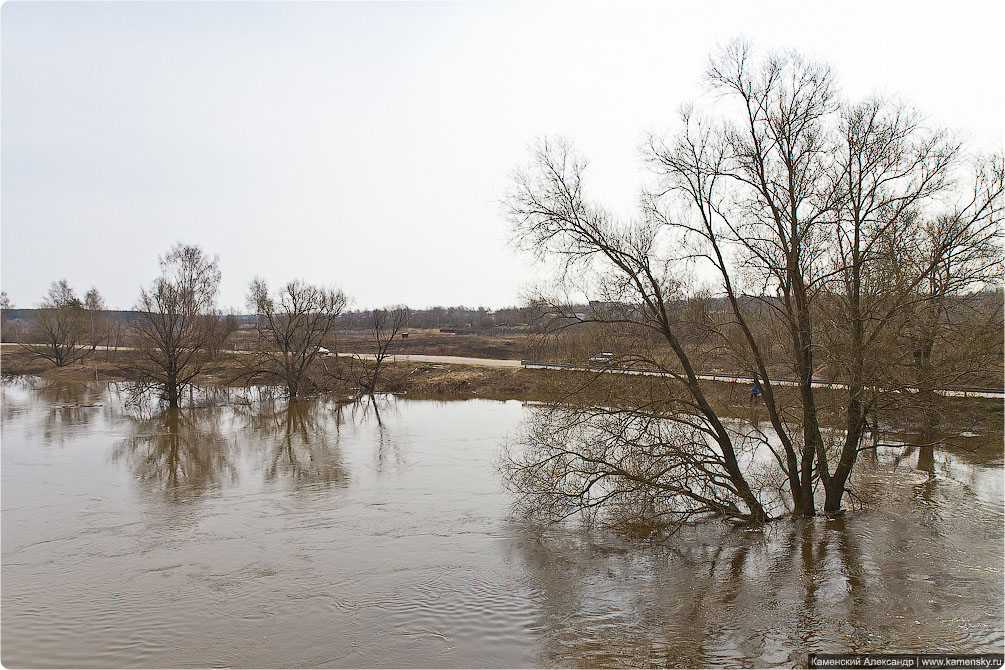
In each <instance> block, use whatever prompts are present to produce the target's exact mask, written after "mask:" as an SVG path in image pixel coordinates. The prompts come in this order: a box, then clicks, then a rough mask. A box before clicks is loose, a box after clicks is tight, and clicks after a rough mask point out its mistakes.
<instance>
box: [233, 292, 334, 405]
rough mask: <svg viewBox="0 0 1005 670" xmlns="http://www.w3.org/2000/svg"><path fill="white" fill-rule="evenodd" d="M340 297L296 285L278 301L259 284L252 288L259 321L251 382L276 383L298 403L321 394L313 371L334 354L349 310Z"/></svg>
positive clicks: (250, 295)
mask: <svg viewBox="0 0 1005 670" xmlns="http://www.w3.org/2000/svg"><path fill="white" fill-rule="evenodd" d="M346 301H347V300H346V296H345V294H344V293H343V292H342V291H339V290H335V289H328V288H323V287H320V286H312V285H310V284H305V283H303V282H300V281H292V282H290V283H289V284H287V285H286V286H284V287H283V289H282V290H281V291H280V292H279V295H278V296H277V297H275V298H274V297H272V296H271V295H269V289H268V286H267V285H266V284H265V282H264V281H263V280H261V279H255V280H253V281H252V282H251V288H250V290H249V293H248V307H249V308H251V309H252V310H253V311H254V313H255V315H256V319H255V324H254V329H255V333H256V336H257V337H256V339H255V343H254V345H253V346H254V351H253V353H252V354H251V355H250V357H249V358H248V359H247V367H248V372H247V373H246V378H247V379H248V381H249V382H251V381H254V380H255V379H260V378H271V377H278V378H280V379H282V380H283V384H284V385H285V386H286V392H287V395H288V396H289V397H290V398H296V397H298V396H300V395H303V394H304V393H309V392H311V391H313V390H315V389H316V388H317V383H316V382H315V381H314V380H313V379H312V377H311V368H312V365H313V364H314V362H315V361H316V360H318V359H319V358H320V357H322V356H323V355H324V353H325V352H326V350H327V351H329V352H332V351H335V348H336V347H335V323H336V320H337V319H338V316H339V315H340V314H341V313H342V310H343V309H345V305H346Z"/></svg>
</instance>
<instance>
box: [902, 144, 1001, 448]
mask: <svg viewBox="0 0 1005 670" xmlns="http://www.w3.org/2000/svg"><path fill="white" fill-rule="evenodd" d="M970 181H971V183H972V190H971V191H970V193H969V195H968V197H966V198H965V199H962V200H961V201H960V202H958V203H957V204H956V205H955V206H954V207H953V208H952V209H951V210H950V211H948V212H943V213H941V214H936V215H933V216H930V217H928V218H924V219H921V220H917V219H915V220H911V221H909V222H907V224H905V225H903V226H900V227H899V228H896V229H894V230H892V231H891V234H890V235H888V237H887V239H886V240H885V242H886V244H887V258H888V259H889V262H890V267H889V269H888V274H889V275H891V277H892V281H895V282H897V283H898V285H899V287H900V289H901V291H902V292H903V293H904V294H905V298H906V299H905V300H904V304H903V307H902V309H900V310H899V311H898V313H897V315H896V323H897V325H898V332H897V333H896V335H897V338H898V340H899V342H898V346H899V350H900V351H902V352H904V353H905V354H906V356H904V359H905V363H906V367H907V369H908V373H907V374H906V375H905V380H904V381H905V383H906V385H908V386H913V387H915V388H916V389H917V390H918V399H919V401H920V406H921V408H922V410H923V416H924V419H925V421H924V423H925V426H924V428H925V429H926V432H931V431H933V430H934V429H935V427H936V426H937V425H938V423H939V419H940V413H939V410H938V405H939V403H938V402H937V397H936V394H935V390H936V389H938V388H944V387H947V386H954V385H958V384H960V382H961V379H972V378H974V377H975V376H980V375H981V374H982V373H984V372H985V371H989V370H995V369H997V370H1000V368H1001V363H1002V343H1001V341H1002V300H1001V295H1002V294H1001V291H1002V267H1003V257H1002V229H1001V220H1000V214H999V212H1000V210H1001V207H1002V199H1003V194H1005V156H1001V155H999V156H993V157H990V158H985V159H981V160H979V161H977V163H976V165H975V170H974V176H973V178H972V179H971V180H970ZM1000 378H1001V375H1000V372H999V373H998V374H997V375H994V376H993V377H992V379H993V382H994V383H997V382H998V381H1000Z"/></svg>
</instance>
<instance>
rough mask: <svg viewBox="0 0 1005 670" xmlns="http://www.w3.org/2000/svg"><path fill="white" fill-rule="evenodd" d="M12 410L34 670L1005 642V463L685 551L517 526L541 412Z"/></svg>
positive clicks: (583, 662)
mask: <svg viewBox="0 0 1005 670" xmlns="http://www.w3.org/2000/svg"><path fill="white" fill-rule="evenodd" d="M2 393H3V396H2V412H3V422H2V445H3V448H2V519H0V529H2V608H0V615H2V628H0V635H2V640H0V643H2V656H3V658H2V660H3V663H4V665H6V666H7V667H24V666H49V667H52V666H58V667H192V666H236V667H288V666H297V667H313V666H320V667H540V666H578V667H582V666H648V665H678V666H679V665H684V666H709V665H711V666H720V665H725V666H765V665H800V664H804V663H805V660H806V653H807V652H809V651H871V652H882V651H925V652H927V651H960V652H975V651H996V652H1000V651H1001V650H1002V646H1003V639H1005V636H1003V628H1005V626H1003V621H1002V603H1003V592H1002V581H1003V571H1002V564H1003V548H1002V547H1003V544H1002V542H1003V533H1002V527H1003V520H1005V515H1003V489H1002V462H1001V461H1002V459H1001V447H1000V443H999V444H998V445H997V446H992V447H988V446H987V445H986V444H985V445H984V446H982V447H980V442H979V441H978V442H976V443H975V444H976V445H977V446H978V447H980V448H977V450H976V451H973V452H970V451H964V450H953V451H951V452H949V451H935V452H934V453H931V454H924V453H922V454H919V453H917V452H916V451H910V450H907V449H902V448H898V449H881V450H879V451H878V452H876V453H875V454H873V453H871V452H868V453H866V454H865V455H864V458H863V462H862V463H861V464H860V466H859V472H858V475H857V477H856V480H855V482H854V488H855V491H856V492H857V494H858V495H860V496H861V497H862V498H863V499H865V500H866V501H867V502H868V504H867V505H866V507H865V509H864V510H861V511H855V512H853V513H851V514H849V515H847V516H846V517H845V518H844V519H841V520H836V521H827V520H825V519H813V520H808V521H801V522H789V521H785V522H779V523H775V524H771V525H769V526H768V527H766V528H764V529H761V530H756V531H749V530H747V531H744V530H738V529H727V528H723V527H721V526H718V525H712V526H709V527H704V528H698V529H693V530H689V531H687V532H686V533H683V534H682V535H680V536H679V537H678V538H677V539H676V541H675V542H674V544H673V545H672V546H669V547H659V546H653V545H649V544H644V543H640V542H637V541H631V540H626V539H619V538H617V537H614V536H612V535H609V534H600V533H594V534H588V533H583V532H578V531H575V530H573V529H561V530H551V531H549V532H546V533H541V532H538V531H537V530H535V529H533V528H528V527H526V526H524V525H523V524H521V523H519V522H517V521H514V520H511V518H510V515H509V504H510V498H509V495H508V494H507V493H506V492H505V491H503V490H502V489H501V484H500V477H499V475H498V473H497V472H496V470H495V467H494V460H495V459H496V458H497V457H498V453H499V449H500V446H501V444H502V443H503V441H504V440H505V439H506V436H507V435H509V434H511V433H513V432H514V431H515V430H516V428H517V426H518V423H519V422H520V420H521V418H522V417H523V415H524V412H525V411H527V410H526V409H525V408H524V407H523V406H522V405H521V404H519V403H516V402H495V401H483V400H469V401H463V402H457V401H455V402H435V401H416V400H406V399H398V398H391V397H386V398H383V399H380V400H379V401H378V402H376V403H371V404H366V405H355V406H339V405H337V404H335V403H333V402H328V401H316V400H315V401H307V402H302V403H297V404H295V405H294V406H292V407H286V406H285V405H284V404H283V403H280V402H275V403H273V402H265V401H256V402H255V403H253V404H251V405H248V404H243V403H241V402H236V399H235V398H232V397H226V396H225V395H224V396H223V397H218V398H216V399H215V400H214V399H212V398H210V400H212V402H209V403H206V404H209V405H211V406H206V407H199V408H191V409H186V410H183V411H181V412H164V411H158V410H156V409H155V408H150V407H145V408H131V407H126V406H125V404H124V401H125V397H124V396H122V395H120V394H119V393H117V392H116V391H115V389H114V388H106V387H104V386H99V385H72V384H52V383H48V382H43V381H41V380H38V379H31V378H22V379H17V380H14V381H8V382H6V383H5V384H4V386H3V388H2ZM974 448H976V447H974ZM919 457H920V458H919ZM932 473H934V477H933V476H932Z"/></svg>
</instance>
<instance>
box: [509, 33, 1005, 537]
mask: <svg viewBox="0 0 1005 670" xmlns="http://www.w3.org/2000/svg"><path fill="white" fill-rule="evenodd" d="M705 81H706V84H707V85H708V87H709V89H710V92H711V94H712V95H713V96H714V97H715V103H714V108H711V109H702V108H700V107H698V106H695V105H692V106H688V107H685V108H684V109H683V111H682V113H681V119H680V126H681V130H680V132H679V133H678V134H677V135H676V136H675V137H673V138H672V139H663V138H660V137H656V136H653V137H651V138H650V139H649V141H648V143H647V147H646V149H645V159H646V161H647V164H648V165H649V167H650V168H651V170H652V172H653V174H654V180H653V184H652V186H651V187H649V188H647V189H646V190H645V192H644V196H643V202H642V206H641V208H640V211H639V212H638V214H637V216H636V217H635V218H633V219H632V220H629V221H622V220H619V219H618V218H617V217H615V216H614V215H613V214H611V213H610V212H608V211H607V210H605V209H604V208H603V207H601V206H600V205H598V204H596V203H594V202H592V201H591V200H589V198H588V197H587V195H586V192H585V188H584V181H583V177H584V171H585V168H586V162H585V160H583V159H582V158H581V157H580V156H579V155H577V153H576V152H575V151H574V150H573V148H572V147H571V146H570V144H569V143H568V142H565V141H563V140H551V139H546V140H543V141H541V142H540V143H539V144H538V145H537V146H536V147H535V149H534V152H533V160H532V162H531V164H530V166H529V167H528V168H527V169H525V170H522V171H520V172H518V173H516V175H515V178H514V186H513V188H512V190H511V192H510V194H509V195H508V197H507V200H506V206H507V209H508V213H509V218H510V220H511V222H512V225H513V228H514V231H515V235H516V239H517V241H518V243H519V244H520V245H521V246H523V247H524V248H526V249H527V250H529V251H531V252H532V253H535V254H536V255H538V256H539V257H540V258H542V259H543V260H547V261H550V262H552V263H553V264H554V265H555V266H557V267H558V269H559V272H558V277H557V282H556V287H557V290H555V291H552V292H549V293H545V294H542V295H541V296H539V298H538V301H539V303H540V304H546V305H548V306H549V308H550V312H551V314H552V316H553V317H554V318H555V319H556V320H557V321H558V322H560V323H562V324H569V323H577V322H578V323H583V322H589V323H593V324H597V325H598V326H600V327H602V328H608V329H609V330H610V331H611V332H615V331H616V332H617V333H619V335H620V336H621V337H629V338H631V341H632V346H631V347H630V348H627V349H625V348H623V350H625V351H626V352H627V353H626V355H625V356H624V357H623V358H624V359H627V360H628V361H629V362H632V363H634V364H639V365H643V366H645V367H650V368H658V369H661V370H663V371H665V372H666V373H667V375H668V376H669V377H671V378H673V379H674V380H676V381H677V382H678V383H679V385H678V386H673V387H670V386H663V385H660V384H653V385H651V389H650V393H649V394H648V395H646V396H645V397H643V398H636V399H633V400H631V401H629V400H628V399H615V400H613V401H612V402H611V403H607V404H605V405H604V406H593V407H589V408H569V407H567V406H564V405H563V406H555V407H553V408H552V409H551V410H549V411H542V412H540V413H539V416H538V423H537V424H536V425H535V426H533V427H531V428H530V429H529V430H528V433H527V435H526V436H525V439H524V441H523V443H524V447H525V449H524V450H523V451H522V452H521V453H519V454H514V457H513V460H512V462H511V463H510V467H509V472H510V481H511V483H512V484H513V485H514V487H515V488H517V489H518V490H520V491H522V492H524V493H525V494H526V496H527V498H526V500H527V502H528V503H529V506H530V507H531V508H533V509H534V510H537V511H541V510H545V511H546V514H547V515H549V516H551V517H553V518H554V517H562V516H567V515H569V514H573V513H576V512H590V513H596V512H598V511H607V512H612V513H615V512H616V513H617V514H629V515H635V516H638V517H644V518H646V519H648V520H651V521H653V522H659V523H661V524H671V525H672V524H673V523H681V522H684V521H686V520H687V519H690V518H693V517H694V516H696V515H697V516H706V515H709V514H712V515H718V516H722V517H726V518H732V519H736V520H741V521H746V522H761V521H764V520H766V519H769V518H772V517H774V516H777V515H778V514H781V513H782V512H783V510H785V511H787V512H789V513H791V514H792V515H794V516H805V515H812V514H814V513H815V511H816V509H817V505H818V504H819V502H820V501H818V498H817V492H818V490H821V489H822V498H823V501H822V502H823V509H824V510H825V511H827V512H834V511H837V510H839V509H840V507H841V502H842V498H843V496H844V494H845V493H846V492H847V490H848V484H849V478H850V476H851V473H852V470H853V467H854V464H855V460H856V457H857V455H858V453H859V451H860V449H861V447H862V444H863V436H864V434H865V431H866V427H867V417H868V415H869V413H870V411H872V410H873V409H874V407H875V405H876V403H877V402H879V401H880V398H881V395H882V391H883V389H886V388H890V387H898V386H901V384H900V383H899V381H900V380H899V379H896V378H894V377H893V376H892V375H891V369H892V367H893V366H894V364H895V363H898V362H901V361H900V359H899V358H898V356H897V355H896V352H895V350H894V346H893V345H895V344H896V345H899V346H901V348H902V349H907V350H908V351H909V352H910V358H911V360H912V361H913V362H914V363H915V368H914V369H915V370H916V377H915V380H914V381H915V382H916V383H917V384H918V386H921V387H922V388H927V389H931V388H932V381H933V380H934V379H935V371H934V370H933V365H932V362H933V360H934V359H933V350H934V348H935V346H936V344H937V338H938V337H939V334H940V333H941V332H944V328H943V325H944V324H946V323H947V321H949V320H950V319H949V316H950V315H949V314H948V311H949V310H950V309H952V308H954V306H956V307H958V306H959V305H961V304H964V303H965V302H966V301H965V300H963V299H962V298H963V296H965V295H966V294H969V293H971V292H973V291H975V290H980V289H987V288H988V287H999V286H1000V283H1001V270H1002V251H1001V246H1000V245H1001V217H1000V209H1001V206H1002V193H1003V189H1005V179H1003V175H1005V169H1003V168H1005V161H1003V158H1002V157H1001V156H993V157H983V158H981V157H978V158H970V159H967V157H965V156H964V154H963V151H962V148H961V145H960V144H959V143H958V142H957V141H955V140H954V139H953V137H952V136H951V135H950V134H949V133H948V132H946V131H943V130H939V129H933V128H931V127H929V126H928V125H926V124H925V123H924V122H923V119H922V118H921V117H920V116H919V114H918V113H916V112H915V111H913V110H912V109H911V108H909V107H907V106H906V105H903V104H900V103H895V102H891V101H888V100H884V99H880V98H871V99H867V100H864V101H861V102H849V101H846V100H842V99H840V97H839V96H838V94H837V91H836V90H835V85H834V82H833V75H832V73H831V71H830V69H829V68H828V67H827V66H826V65H824V64H821V63H817V62H813V61H810V60H807V59H806V58H804V57H802V56H800V55H799V54H795V53H779V54H771V55H768V56H766V57H764V58H760V59H758V58H757V57H756V56H755V54H754V52H753V50H752V48H751V47H750V46H749V45H748V44H746V43H740V42H737V43H734V44H732V45H731V46H729V47H728V48H726V49H725V50H723V51H722V52H721V53H719V54H718V55H716V56H715V57H713V58H712V59H710V63H709V67H708V70H707V72H706V77H705ZM702 295H705V296H708V295H713V296H715V297H717V298H724V299H725V304H726V306H727V307H726V310H725V312H724V314H722V315H720V317H721V318H719V319H718V321H717V322H715V323H714V328H715V329H716V331H717V333H716V334H717V335H718V336H719V337H717V338H714V339H715V341H716V342H717V343H719V344H720V345H721V346H725V347H727V348H728V349H729V352H730V354H731V355H732V356H733V357H735V360H737V361H738V362H739V363H740V364H742V365H743V366H744V367H745V369H746V370H747V371H748V372H749V374H750V375H751V377H752V379H753V380H754V381H755V382H756V384H757V385H758V386H759V388H760V389H761V391H762V393H763V404H764V408H765V409H766V413H767V423H768V424H769V425H770V428H771V430H770V431H768V430H762V429H761V428H760V427H759V426H754V427H753V428H751V427H750V426H746V427H742V428H740V427H737V426H736V425H735V424H733V423H731V422H730V421H729V420H727V419H725V418H724V416H723V415H722V414H721V413H720V411H719V410H718V409H717V408H716V402H715V401H714V399H713V398H712V396H711V395H710V394H711V393H712V391H711V389H710V385H709V383H707V382H704V381H702V380H701V379H699V377H698V373H699V372H700V369H699V366H698V365H696V360H695V349H694V348H693V347H690V346H688V341H687V340H688V337H689V336H690V335H691V333H692V332H693V328H692V327H691V326H692V325H693V322H691V323H688V322H687V321H685V320H682V319H681V318H680V310H679V309H678V306H679V305H682V304H684V305H695V304H700V302H701V300H700V298H701V297H702ZM568 296H586V297H588V298H590V299H595V300H597V301H598V303H599V304H603V305H607V306H610V308H609V309H605V310H591V312H590V313H588V314H577V313H575V312H574V311H573V310H571V309H570V308H569V305H570V302H571V301H570V299H569V297H568ZM580 300H581V298H580ZM706 322H708V321H706ZM993 322H994V323H995V324H996V328H997V330H998V331H999V332H1000V330H1001V311H1000V309H996V310H995V313H994V317H993ZM779 344H782V345H783V346H781V347H779V346H777V345H779ZM656 345H659V346H656ZM905 345H906V346H905ZM997 347H998V348H997V350H996V351H992V352H991V353H992V355H994V356H998V357H1000V356H1001V347H1000V343H999V344H998V345H997ZM778 350H781V351H782V356H783V357H784V361H785V365H786V367H787V369H788V374H787V375H786V376H788V377H794V378H795V379H797V380H798V385H797V393H796V394H795V397H794V398H788V396H787V395H786V394H783V393H782V392H781V391H780V389H778V388H777V387H776V385H775V384H773V383H772V379H773V375H772V374H771V373H769V367H770V366H771V360H769V356H768V355H767V354H766V352H767V351H778ZM824 362H826V363H827V364H828V365H830V366H832V367H835V366H836V367H837V368H839V373H840V374H839V377H840V381H841V382H842V384H843V386H844V389H845V390H844V391H843V400H842V402H841V403H840V408H839V413H840V414H841V419H840V420H839V421H838V423H840V425H841V426H842V428H843V430H841V431H839V432H834V431H828V430H825V428H824V427H823V426H822V422H821V411H822V408H823V407H824V405H825V402H824V401H823V400H822V397H823V396H822V394H821V391H820V389H819V388H817V387H815V386H814V381H815V378H816V375H817V374H818V372H819V371H820V369H821V367H822V363H824ZM681 389H683V391H684V395H683V396H682V395H681V393H680V390H681ZM761 454H771V457H770V464H769V465H770V466H771V467H765V462H764V460H763V458H761V456H760V455H761Z"/></svg>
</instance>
